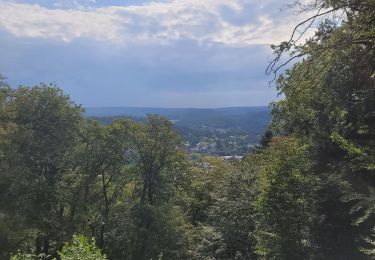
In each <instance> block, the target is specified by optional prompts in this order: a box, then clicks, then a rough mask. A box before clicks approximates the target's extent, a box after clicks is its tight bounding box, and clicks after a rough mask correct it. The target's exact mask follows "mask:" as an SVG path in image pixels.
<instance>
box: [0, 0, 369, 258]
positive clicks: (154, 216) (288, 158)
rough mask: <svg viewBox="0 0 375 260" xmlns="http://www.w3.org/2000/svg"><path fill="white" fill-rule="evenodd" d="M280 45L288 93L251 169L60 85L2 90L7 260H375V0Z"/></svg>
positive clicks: (329, 3)
mask: <svg viewBox="0 0 375 260" xmlns="http://www.w3.org/2000/svg"><path fill="white" fill-rule="evenodd" d="M295 6H297V7H299V8H300V9H301V10H303V11H304V12H308V13H309V14H311V11H315V15H314V16H313V17H309V18H308V19H307V20H306V21H305V24H307V25H308V24H309V23H310V22H314V21H315V19H317V18H321V22H320V24H319V27H318V29H317V31H316V33H315V35H314V36H313V37H311V38H309V39H308V40H307V41H306V42H304V43H299V41H297V40H295V39H294V38H291V40H290V41H288V42H283V43H281V44H280V45H278V46H273V48H274V51H275V60H274V61H273V62H271V64H270V66H269V68H268V72H269V73H271V74H272V73H275V76H276V75H278V73H279V72H281V71H282V70H283V69H284V68H285V65H287V64H289V63H288V60H289V61H296V63H294V65H292V66H291V67H290V68H288V69H286V70H285V71H284V72H282V74H280V75H278V77H277V78H275V80H276V81H275V85H276V87H277V89H278V91H279V92H280V94H282V95H283V97H284V98H283V99H282V100H281V101H278V102H275V103H273V104H271V107H272V122H271V124H270V126H269V127H268V129H267V131H266V132H265V133H264V136H263V138H262V141H261V145H260V146H259V147H258V149H257V150H256V151H255V152H253V153H251V154H249V155H247V156H246V157H244V158H243V159H242V160H241V161H224V160H222V159H221V158H218V157H210V156H200V157H197V158H194V159H191V158H190V157H189V154H188V152H187V151H186V147H185V146H184V144H183V143H182V141H181V138H180V137H179V136H178V134H176V132H175V131H174V129H173V126H172V123H171V122H170V121H169V120H167V119H165V118H163V117H160V116H157V115H149V116H148V118H147V120H146V121H145V122H136V121H132V120H130V119H119V120H114V121H113V122H112V123H111V124H110V125H104V124H100V123H99V122H97V121H95V120H88V119H85V118H84V116H83V111H84V109H83V108H82V107H81V106H79V105H77V104H75V103H74V102H73V101H72V100H71V99H70V98H69V96H67V95H66V94H64V93H63V92H62V91H61V90H60V89H59V88H58V87H57V86H56V85H44V84H40V85H38V86H33V87H27V86H21V87H17V88H12V87H11V86H9V85H8V84H7V83H6V80H5V79H4V78H1V80H0V259H10V258H11V259H13V260H16V259H54V258H56V259H145V260H146V259H147V260H150V259H288V260H289V259H374V258H375V176H374V174H375V149H374V148H375V46H374V44H375V1H374V0H315V1H310V2H308V3H306V1H303V2H299V1H296V2H295Z"/></svg>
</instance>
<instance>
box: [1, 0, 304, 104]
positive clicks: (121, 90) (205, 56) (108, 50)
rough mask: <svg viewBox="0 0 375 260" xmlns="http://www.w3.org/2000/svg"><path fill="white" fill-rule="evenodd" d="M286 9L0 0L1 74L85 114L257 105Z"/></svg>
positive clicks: (280, 3) (161, 0)
mask: <svg viewBox="0 0 375 260" xmlns="http://www.w3.org/2000/svg"><path fill="white" fill-rule="evenodd" d="M288 2H290V0H289V1H288V0H152V1H149V0H0V74H2V75H4V76H5V77H6V78H7V82H8V83H10V84H11V85H12V86H19V85H27V86H32V85H36V84H39V83H40V82H43V83H50V82H54V83H56V84H57V85H58V86H59V87H60V88H62V89H63V90H64V92H65V93H67V94H68V95H70V97H71V98H72V99H73V100H74V101H75V102H76V103H79V104H82V105H83V106H85V107H103V106H131V107H233V106H263V105H268V104H269V102H271V101H273V100H276V99H277V98H278V97H277V93H276V90H275V87H269V85H268V82H269V81H270V80H271V79H272V76H267V75H265V69H266V66H267V64H268V62H269V61H270V60H271V59H272V57H273V54H272V50H271V48H270V45H271V44H277V43H280V42H281V41H284V40H287V39H288V38H289V36H290V33H291V32H292V30H293V28H294V26H295V25H296V24H297V23H298V22H299V21H301V20H302V19H303V17H302V16H301V15H300V14H299V15H297V14H296V13H295V12H294V11H293V10H284V9H285V8H284V7H285V5H286V4H287V3H288Z"/></svg>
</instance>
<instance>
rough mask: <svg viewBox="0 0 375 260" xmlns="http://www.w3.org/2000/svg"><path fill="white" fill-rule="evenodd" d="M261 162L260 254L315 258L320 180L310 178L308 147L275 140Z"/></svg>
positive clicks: (257, 234) (256, 204) (257, 202)
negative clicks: (314, 237)
mask: <svg viewBox="0 0 375 260" xmlns="http://www.w3.org/2000/svg"><path fill="white" fill-rule="evenodd" d="M261 160H262V163H261V165H260V168H259V169H258V170H259V173H258V174H259V180H258V184H257V188H258V189H259V193H258V194H257V197H256V199H255V201H254V202H253V203H254V207H255V211H256V217H255V219H257V221H256V222H257V223H256V232H255V237H256V240H257V243H256V252H257V254H258V255H260V256H261V257H264V258H266V259H305V258H308V257H309V256H312V255H314V239H313V234H312V227H313V225H314V224H315V223H314V222H315V219H314V216H316V208H315V207H316V205H315V194H314V193H315V191H314V187H315V186H316V184H317V180H316V179H315V178H314V177H312V176H309V168H310V166H309V164H310V163H309V160H308V158H307V153H306V146H304V145H301V144H300V143H299V142H298V140H295V139H293V138H286V137H279V138H275V139H273V141H272V142H271V143H270V146H269V147H268V148H267V149H266V150H264V151H262V157H261Z"/></svg>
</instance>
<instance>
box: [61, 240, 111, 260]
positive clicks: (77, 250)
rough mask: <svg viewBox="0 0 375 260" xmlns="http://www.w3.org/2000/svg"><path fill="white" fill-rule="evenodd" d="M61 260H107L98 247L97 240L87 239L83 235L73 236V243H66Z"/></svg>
mask: <svg viewBox="0 0 375 260" xmlns="http://www.w3.org/2000/svg"><path fill="white" fill-rule="evenodd" d="M59 256H60V258H61V260H76V259H85V260H106V256H105V255H103V254H102V252H101V251H100V249H98V248H97V247H96V244H95V239H91V240H89V239H87V238H86V237H84V236H82V235H73V238H72V241H71V243H66V244H65V245H64V247H63V249H62V250H61V252H60V253H59Z"/></svg>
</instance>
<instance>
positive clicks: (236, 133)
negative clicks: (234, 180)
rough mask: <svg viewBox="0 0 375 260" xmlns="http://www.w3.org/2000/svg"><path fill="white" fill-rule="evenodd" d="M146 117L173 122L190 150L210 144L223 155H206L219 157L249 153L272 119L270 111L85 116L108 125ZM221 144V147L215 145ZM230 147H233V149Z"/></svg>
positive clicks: (129, 111) (90, 112) (97, 111)
mask: <svg viewBox="0 0 375 260" xmlns="http://www.w3.org/2000/svg"><path fill="white" fill-rule="evenodd" d="M147 114H157V115H161V116H164V117H166V118H168V119H169V120H171V121H172V122H173V123H174V126H175V128H176V130H177V132H178V133H179V134H180V135H181V136H182V137H183V139H184V140H185V141H186V142H188V143H189V146H190V148H191V149H193V148H194V147H196V146H197V145H200V146H203V147H205V146H204V145H202V144H201V143H202V142H203V141H204V142H206V143H209V144H212V143H214V144H213V145H210V147H219V146H220V147H224V148H222V150H220V151H219V150H218V149H216V148H210V149H208V151H207V152H208V153H212V154H220V155H239V154H244V153H246V152H248V151H250V150H251V149H252V147H253V146H254V145H255V144H256V143H258V142H259V140H260V138H261V136H262V135H263V133H264V131H265V130H266V128H267V126H268V124H269V122H270V119H271V117H270V110H269V108H268V107H225V108H147V107H140V108H135V107H101V108H87V109H86V112H85V115H86V116H87V117H91V118H95V119H97V120H99V121H101V122H103V123H106V124H108V123H110V122H111V121H112V120H113V119H115V118H121V117H130V118H136V119H142V118H145V117H146V116H147ZM245 135H246V138H245V139H244V138H243V136H245ZM240 137H241V138H240ZM239 138H240V139H239ZM215 140H216V141H215ZM239 140H240V141H239ZM219 142H220V145H216V144H217V143H219ZM221 143H224V145H222V144H221ZM227 143H228V144H231V145H228V144H227ZM232 144H233V145H232ZM229 146H231V148H230V149H229V148H228V147H229ZM228 153H230V154H228Z"/></svg>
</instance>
